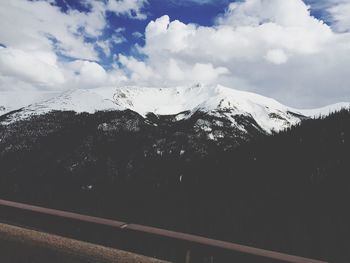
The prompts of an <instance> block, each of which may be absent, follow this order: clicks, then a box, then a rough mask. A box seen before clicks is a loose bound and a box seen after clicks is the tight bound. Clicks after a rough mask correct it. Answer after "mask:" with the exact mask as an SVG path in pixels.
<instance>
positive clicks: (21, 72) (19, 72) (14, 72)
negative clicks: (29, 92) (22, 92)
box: [0, 48, 64, 87]
mask: <svg viewBox="0 0 350 263" xmlns="http://www.w3.org/2000/svg"><path fill="white" fill-rule="evenodd" d="M0 72H1V73H0V75H3V76H6V77H12V78H15V79H17V80H21V81H24V82H29V83H33V84H36V85H41V86H43V87H55V86H56V85H58V84H62V83H63V82H64V76H63V74H62V72H61V70H60V68H59V66H58V64H57V58H56V56H55V54H53V53H50V52H42V51H32V52H25V51H23V50H20V49H14V48H0Z"/></svg>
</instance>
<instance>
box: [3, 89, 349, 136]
mask: <svg viewBox="0 0 350 263" xmlns="http://www.w3.org/2000/svg"><path fill="white" fill-rule="evenodd" d="M346 105H347V107H349V104H345V103H341V104H336V105H334V106H329V107H326V108H321V109H316V110H297V109H294V108H291V107H288V106H285V105H283V104H281V103H279V102H278V101H276V100H274V99H272V98H268V97H265V96H262V95H258V94H255V93H251V92H246V91H239V90H235V89H231V88H227V87H224V86H221V85H216V86H207V85H203V84H196V85H192V86H178V87H173V88H159V87H140V86H124V87H118V88H115V87H103V88H98V89H75V90H69V91H66V92H64V93H62V94H60V95H58V96H55V97H53V98H51V99H48V100H44V101H41V102H38V103H34V104H31V105H29V106H27V107H25V108H23V109H22V110H20V111H18V112H15V113H13V114H10V115H11V116H10V118H7V122H13V121H16V120H18V119H24V118H28V117H30V116H32V115H41V114H45V113H48V112H50V111H75V112H77V113H80V112H88V113H91V114H92V113H95V112H96V111H110V110H126V109H129V110H132V111H134V112H137V113H138V114H140V115H141V116H143V117H146V116H147V114H148V113H153V114H156V115H177V114H179V113H181V112H188V114H183V115H181V116H178V117H177V120H180V119H183V118H189V117H190V116H191V115H192V114H194V113H195V112H198V111H199V112H204V113H206V114H209V115H211V116H215V117H217V118H224V119H229V120H230V121H231V122H232V124H233V125H234V123H235V118H236V116H246V117H249V118H252V119H253V120H254V121H255V122H256V123H257V125H258V126H260V128H261V129H263V130H264V131H265V132H267V133H270V132H271V131H273V130H274V131H280V130H282V129H285V128H287V127H290V126H292V125H295V124H297V123H298V122H299V121H300V120H301V115H304V116H317V115H321V114H324V113H325V112H330V111H335V110H337V109H340V108H343V107H346Z"/></svg>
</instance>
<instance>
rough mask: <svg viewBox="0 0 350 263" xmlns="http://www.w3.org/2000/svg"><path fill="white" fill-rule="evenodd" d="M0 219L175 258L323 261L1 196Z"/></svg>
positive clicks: (294, 262)
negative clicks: (20, 201) (24, 202)
mask: <svg viewBox="0 0 350 263" xmlns="http://www.w3.org/2000/svg"><path fill="white" fill-rule="evenodd" d="M0 211H1V213H0V220H3V221H5V222H7V223H12V224H17V225H21V226H26V227H32V228H36V229H39V230H41V231H44V232H45V231H48V232H53V233H57V234H60V235H63V236H71V237H75V238H78V239H83V240H88V241H92V242H96V243H99V244H103V245H108V246H112V247H116V248H119V249H124V250H126V251H131V252H136V253H141V254H144V255H147V256H152V257H158V258H161V259H165V260H170V261H174V262H185V263H194V262H208V263H209V262H210V263H214V262H240V263H241V262H249V263H251V262H289V263H325V262H326V261H320V260H315V259H309V258H304V257H299V256H294V255H288V254H284V253H280V252H275V251H269V250H265V249H259V248H254V247H249V246H245V245H240V244H235V243H230V242H226V241H220V240H215V239H211V238H206V237H201V236H196V235H191V234H185V233H179V232H175V231H170V230H165V229H160V228H155V227H149V226H143V225H138V224H129V223H126V222H121V221H116V220H111V219H105V218H99V217H94V216H88V215H81V214H77V213H72V212H66V211H61V210H56V209H50V208H44V207H39V206H34V205H28V204H23V203H18V202H13V201H7V200H2V199H0Z"/></svg>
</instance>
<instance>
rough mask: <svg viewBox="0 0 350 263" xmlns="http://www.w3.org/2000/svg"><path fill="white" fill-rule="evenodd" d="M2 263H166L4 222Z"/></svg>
mask: <svg viewBox="0 0 350 263" xmlns="http://www.w3.org/2000/svg"><path fill="white" fill-rule="evenodd" d="M0 262H2V263H17V262H18V263H22V262H26V263H34V262H35V263H41V262H50V263H56V262H57V263H61V262H65V263H90V262H91V263H92V262H99V263H111V262H118V263H126V262H128V263H133V262H134V263H136V262H137V263H162V262H163V263H165V261H161V260H156V259H152V258H148V257H144V256H139V255H136V254H133V253H128V252H124V251H121V250H117V249H112V248H107V247H104V246H99V245H95V244H91V243H87V242H82V241H78V240H74V239H70V238H64V237H60V236H57V235H53V234H47V233H43V232H39V231H34V230H29V229H25V228H21V227H16V226H11V225H7V224H1V223H0Z"/></svg>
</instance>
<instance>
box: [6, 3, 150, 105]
mask: <svg viewBox="0 0 350 263" xmlns="http://www.w3.org/2000/svg"><path fill="white" fill-rule="evenodd" d="M83 3H84V4H85V5H86V7H87V9H88V11H84V12H83V11H79V10H76V9H71V8H69V9H68V10H67V11H66V12H63V11H62V10H61V9H60V8H59V7H57V6H56V5H55V1H54V0H51V1H44V0H37V1H27V0H2V1H0V44H2V45H4V46H5V47H0V91H1V93H0V96H5V95H4V94H5V93H4V92H5V91H6V94H7V95H6V97H7V98H13V97H14V96H12V95H11V94H10V93H11V91H15V94H17V92H20V93H21V94H26V93H27V92H29V91H30V92H31V93H32V94H36V96H38V97H42V96H39V93H40V91H45V93H47V91H48V90H51V91H60V90H64V89H70V88H76V87H85V88H93V87H97V86H101V85H102V86H103V85H115V84H116V83H119V82H120V81H125V76H124V75H123V73H122V72H121V71H120V70H119V69H118V68H116V69H112V70H109V71H108V72H107V71H106V70H105V69H104V68H103V67H102V66H101V65H99V64H98V63H97V62H98V61H99V56H98V52H97V51H96V49H100V50H102V51H103V52H104V53H105V54H106V55H107V56H109V55H110V53H111V48H112V46H115V45H118V44H120V43H122V42H124V41H126V39H125V38H124V37H123V35H122V34H123V32H124V31H125V29H124V28H120V27H119V28H117V29H116V30H115V32H114V33H113V35H112V36H111V37H109V38H108V39H105V37H104V36H103V32H104V29H105V28H106V27H108V26H109V25H108V24H107V21H106V14H107V12H111V13H114V14H116V15H118V16H120V15H123V16H128V17H130V18H133V19H144V18H145V15H144V14H143V10H142V9H143V7H144V5H145V4H147V1H146V0H118V1H117V0H108V1H94V0H84V2H83ZM87 38H89V41H87ZM61 55H64V56H67V57H70V58H71V59H73V61H71V62H69V61H66V60H63V61H60V59H59V58H60V56H61ZM92 61H95V62H92ZM27 97H28V100H26V99H25V98H22V99H21V100H20V101H21V103H24V102H25V101H27V102H28V103H31V102H32V101H33V96H27ZM3 103H4V102H3ZM13 103H14V104H16V102H13ZM9 104H10V103H9V102H8V101H7V102H6V105H9ZM21 106H24V104H23V105H21Z"/></svg>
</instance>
